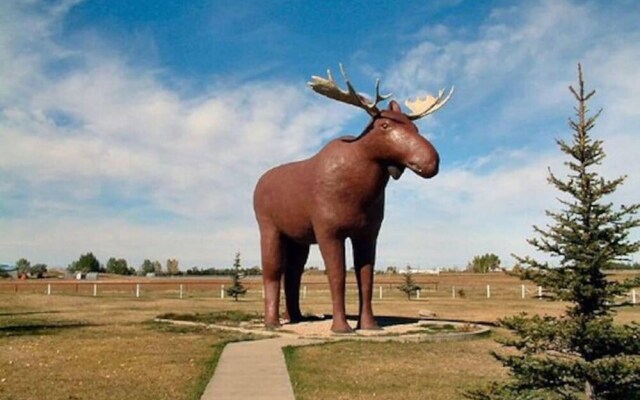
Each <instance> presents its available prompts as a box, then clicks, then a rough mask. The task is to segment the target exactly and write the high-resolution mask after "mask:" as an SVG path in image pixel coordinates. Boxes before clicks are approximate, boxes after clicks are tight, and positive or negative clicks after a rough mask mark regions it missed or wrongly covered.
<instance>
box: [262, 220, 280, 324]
mask: <svg viewBox="0 0 640 400" xmlns="http://www.w3.org/2000/svg"><path fill="white" fill-rule="evenodd" d="M260 250H261V253H262V282H263V285H264V325H265V328H267V329H274V328H279V327H280V315H279V314H280V281H281V279H282V238H281V236H280V233H279V232H278V231H277V230H275V229H269V228H263V227H261V229H260Z"/></svg>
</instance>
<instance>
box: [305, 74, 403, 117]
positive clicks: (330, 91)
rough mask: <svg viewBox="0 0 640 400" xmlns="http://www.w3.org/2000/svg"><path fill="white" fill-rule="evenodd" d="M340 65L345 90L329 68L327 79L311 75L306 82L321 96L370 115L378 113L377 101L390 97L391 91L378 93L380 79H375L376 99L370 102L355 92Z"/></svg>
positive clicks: (373, 115)
mask: <svg viewBox="0 0 640 400" xmlns="http://www.w3.org/2000/svg"><path fill="white" fill-rule="evenodd" d="M339 65H340V72H341V73H342V78H343V79H344V81H345V83H346V84H347V91H346V92H345V91H344V90H342V89H340V88H339V87H338V85H337V84H336V81H334V80H333V76H332V75H331V70H327V79H325V78H322V77H319V76H312V77H311V81H309V82H308V83H307V84H308V85H309V86H310V87H311V89H313V90H314V91H315V92H317V93H320V94H321V95H323V96H327V97H328V98H330V99H334V100H338V101H340V102H343V103H347V104H351V105H352V106H356V107H358V108H362V109H363V110H365V111H366V112H367V114H369V115H370V116H372V117H375V116H376V115H378V114H380V110H378V107H377V105H378V103H379V102H381V101H383V100H386V99H388V98H389V97H391V93H389V94H387V95H381V94H380V80H379V79H378V80H376V99H375V100H374V101H373V102H371V101H369V99H367V98H366V97H365V96H363V95H360V94H358V93H357V92H356V90H355V89H354V88H353V85H351V82H349V78H347V73H346V72H345V71H344V68H343V67H342V64H339Z"/></svg>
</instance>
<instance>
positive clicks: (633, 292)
mask: <svg viewBox="0 0 640 400" xmlns="http://www.w3.org/2000/svg"><path fill="white" fill-rule="evenodd" d="M631 304H634V305H635V304H637V301H636V290H635V289H632V290H631Z"/></svg>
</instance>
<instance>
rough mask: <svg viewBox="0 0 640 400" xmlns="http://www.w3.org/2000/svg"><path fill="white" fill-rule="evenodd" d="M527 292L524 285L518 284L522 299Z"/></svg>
mask: <svg viewBox="0 0 640 400" xmlns="http://www.w3.org/2000/svg"><path fill="white" fill-rule="evenodd" d="M526 294H527V289H526V288H525V287H524V285H520V298H522V299H524V298H525V296H526Z"/></svg>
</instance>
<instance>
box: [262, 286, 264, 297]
mask: <svg viewBox="0 0 640 400" xmlns="http://www.w3.org/2000/svg"><path fill="white" fill-rule="evenodd" d="M262 298H263V299H264V286H262Z"/></svg>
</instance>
